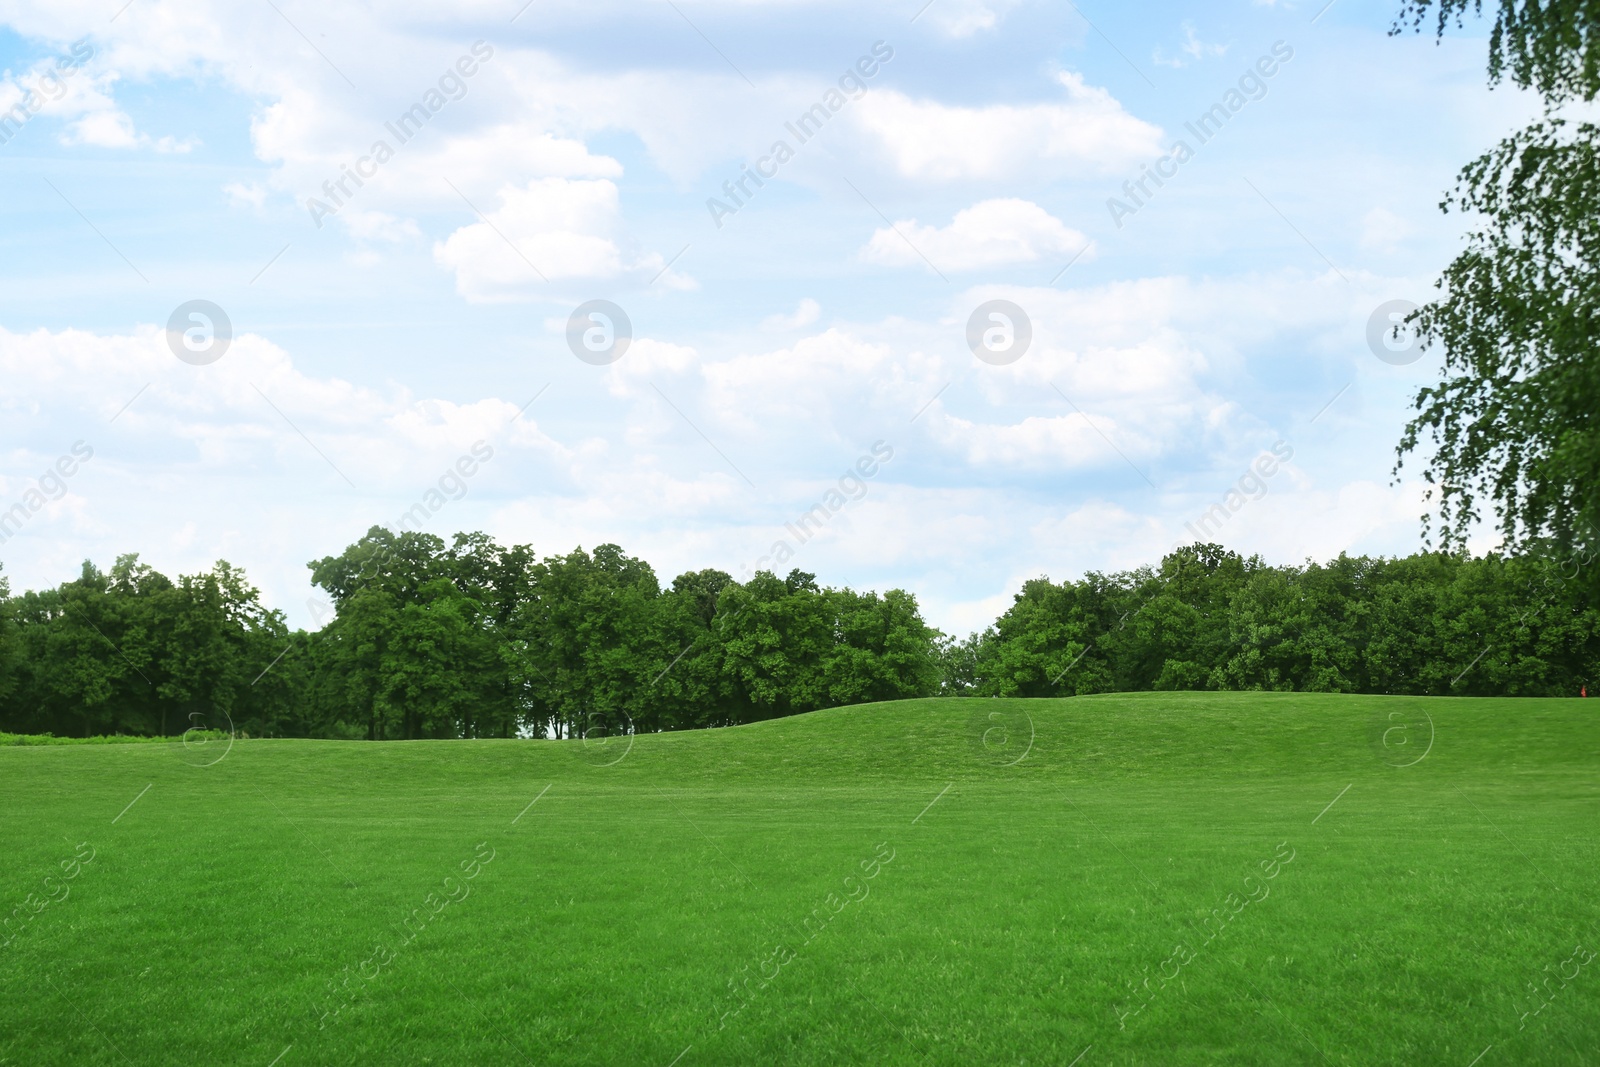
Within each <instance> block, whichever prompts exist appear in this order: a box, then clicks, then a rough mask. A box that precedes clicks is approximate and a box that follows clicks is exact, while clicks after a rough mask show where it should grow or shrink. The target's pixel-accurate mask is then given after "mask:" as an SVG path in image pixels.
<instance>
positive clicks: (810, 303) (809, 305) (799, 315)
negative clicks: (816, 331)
mask: <svg viewBox="0 0 1600 1067" xmlns="http://www.w3.org/2000/svg"><path fill="white" fill-rule="evenodd" d="M821 314H822V305H821V304H819V303H817V302H816V301H815V300H813V299H811V298H810V297H809V296H808V297H806V298H805V299H803V300H801V301H800V306H799V307H797V308H795V309H794V313H793V314H792V315H768V316H767V317H766V318H764V319H762V320H761V328H762V329H763V330H771V331H773V332H782V331H785V330H798V329H800V328H801V327H802V326H810V325H811V324H812V323H813V322H816V321H817V319H818V317H819V316H821Z"/></svg>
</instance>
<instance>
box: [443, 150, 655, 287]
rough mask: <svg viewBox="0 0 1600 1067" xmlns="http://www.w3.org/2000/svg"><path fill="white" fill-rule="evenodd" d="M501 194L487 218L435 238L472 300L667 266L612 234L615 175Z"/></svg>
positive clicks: (617, 221)
mask: <svg viewBox="0 0 1600 1067" xmlns="http://www.w3.org/2000/svg"><path fill="white" fill-rule="evenodd" d="M499 199H500V207H499V208H498V209H496V210H494V211H491V212H489V213H488V215H487V216H486V220H487V221H484V222H476V223H473V224H471V225H468V226H464V227H462V228H461V229H459V230H457V231H456V232H455V233H453V234H451V235H450V236H449V238H447V239H446V240H444V241H442V242H440V243H438V244H436V245H434V258H435V260H437V261H438V262H439V263H440V264H441V265H442V266H445V267H448V268H450V269H451V270H453V271H455V274H456V290H457V292H459V293H460V294H461V295H462V296H464V297H466V298H467V299H468V300H471V301H474V302H477V303H488V302H494V301H504V300H519V299H527V298H529V297H531V296H532V295H534V294H536V293H537V291H538V287H539V286H540V285H541V284H542V283H544V282H548V281H555V280H558V279H562V278H615V277H617V276H619V275H622V274H624V273H629V272H632V273H635V274H639V275H642V276H643V277H645V278H648V277H649V276H651V275H653V274H655V273H658V272H659V271H661V269H662V267H663V266H664V261H663V260H662V258H661V256H660V255H659V254H656V253H651V254H649V255H632V256H630V255H628V254H626V253H624V252H623V250H622V249H621V248H620V247H619V246H618V245H617V242H616V241H615V240H614V239H613V236H614V235H615V234H616V232H617V231H618V230H620V228H621V209H620V207H619V206H618V203H617V187H616V185H615V184H614V183H613V182H611V181H610V180H609V179H605V178H597V179H593V180H586V181H574V180H571V179H567V178H539V179H535V180H534V181H531V182H529V183H528V184H527V186H526V187H524V188H521V189H518V188H515V187H511V186H508V187H507V188H505V189H503V190H501V192H500V196H499ZM669 274H670V272H669ZM678 280H679V281H680V282H681V281H682V279H681V278H679V279H678Z"/></svg>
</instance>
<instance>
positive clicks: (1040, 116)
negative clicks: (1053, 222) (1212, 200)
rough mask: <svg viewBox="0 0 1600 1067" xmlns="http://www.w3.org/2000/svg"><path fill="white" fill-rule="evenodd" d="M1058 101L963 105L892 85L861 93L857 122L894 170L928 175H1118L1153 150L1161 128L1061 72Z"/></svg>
mask: <svg viewBox="0 0 1600 1067" xmlns="http://www.w3.org/2000/svg"><path fill="white" fill-rule="evenodd" d="M1057 80H1058V82H1059V83H1060V85H1061V87H1062V89H1063V90H1064V92H1065V96H1066V99H1065V100H1064V101H1062V102H1060V103H1048V104H1028V105H1013V104H994V105H991V106H988V107H963V106H958V105H949V104H942V103H939V102H937V101H933V100H919V99H913V98H911V97H909V96H906V95H905V94H904V93H900V92H897V91H893V90H878V91H875V92H872V93H869V94H868V95H867V96H866V97H865V98H864V99H863V100H862V101H861V102H860V104H859V105H858V106H857V109H856V112H855V114H856V115H857V117H858V119H857V120H858V121H859V122H860V123H861V124H862V125H863V127H864V128H865V129H866V130H867V131H868V132H869V133H871V135H872V136H873V137H874V138H876V139H877V140H879V141H880V142H881V143H882V145H883V147H884V150H885V151H887V152H888V154H889V157H890V159H891V161H892V162H893V163H894V166H895V167H896V168H897V169H898V170H899V172H900V173H901V174H902V175H904V176H906V177H908V178H917V179H925V180H933V181H954V180H972V179H978V180H996V179H1013V178H1015V177H1016V176H1017V175H1019V174H1027V175H1043V176H1047V177H1081V176H1084V175H1096V174H1114V173H1121V172H1122V171H1123V170H1125V169H1126V168H1127V167H1128V166H1129V165H1130V164H1136V163H1137V162H1138V161H1140V160H1144V159H1149V158H1151V157H1152V156H1155V155H1159V154H1160V152H1161V129H1160V127H1158V126H1153V125H1151V124H1150V123H1148V122H1145V121H1144V120H1142V119H1138V118H1135V117H1133V116H1132V115H1130V114H1128V112H1127V111H1126V110H1124V109H1123V107H1122V105H1121V104H1120V103H1118V102H1117V100H1116V99H1115V98H1114V97H1112V95H1111V94H1110V93H1109V92H1107V91H1106V90H1104V89H1101V88H1098V87H1095V86H1091V85H1087V84H1085V82H1084V79H1083V75H1081V74H1074V73H1072V72H1071V71H1064V72H1062V73H1060V74H1059V75H1057Z"/></svg>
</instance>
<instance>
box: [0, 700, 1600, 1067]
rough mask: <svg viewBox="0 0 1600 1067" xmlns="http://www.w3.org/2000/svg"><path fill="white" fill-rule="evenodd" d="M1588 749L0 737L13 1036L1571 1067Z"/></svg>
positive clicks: (1356, 709) (169, 1057)
mask: <svg viewBox="0 0 1600 1067" xmlns="http://www.w3.org/2000/svg"><path fill="white" fill-rule="evenodd" d="M1597 770H1600V701H1597V702H1596V703H1595V704H1588V703H1587V701H1582V700H1538V701H1535V700H1443V699H1433V700H1425V699H1404V698H1378V697H1348V696H1315V695H1240V694H1140V695H1127V696H1109V697H1092V698H1079V699H1072V700H1059V701H1056V700H1036V701H1002V700H945V701H936V700H930V701H907V702H901V703H894V704H881V705H872V706H866V707H856V708H841V709H836V710H833V711H827V712H819V713H816V714H812V715H805V716H800V717H796V718H792V719H785V720H779V721H774V722H767V723H760V724H757V725H753V726H746V727H740V728H737V729H731V730H716V731H705V732H698V733H684V734H672V735H657V736H648V737H640V738H637V739H635V740H634V741H633V743H632V744H631V746H630V744H629V743H628V741H627V740H626V739H624V740H620V741H612V742H610V743H607V744H587V745H585V744H582V743H578V742H545V741H474V742H461V741H441V742H426V741H424V742H405V743H387V744H368V743H344V742H328V741H259V740H252V741H244V740H240V741H236V742H233V743H232V744H231V747H230V746H229V744H228V742H226V741H215V740H213V741H208V742H206V743H205V744H203V745H201V744H196V745H182V744H166V745H149V744H138V745H59V746H43V747H4V748H0V813H3V821H0V857H3V859H0V919H4V918H5V917H6V916H11V919H10V921H9V924H8V925H6V926H5V927H4V928H3V929H0V945H3V946H4V947H0V1005H3V1007H0V1064H8V1065H9V1064H17V1065H30V1067H31V1065H36V1064H108V1065H112V1064H119V1065H120V1064H140V1065H143V1064H166V1063H193V1064H247V1065H257V1067H268V1065H270V1064H277V1065H279V1067H299V1065H302V1064H351V1063H362V1064H366V1063H383V1064H412V1063H416V1064H426V1063H437V1064H502V1063H503V1064H518V1063H531V1064H628V1065H636V1064H644V1065H656V1067H669V1065H671V1064H677V1065H678V1067H695V1065H700V1064H740V1065H744V1064H768V1063H771V1064H839V1063H872V1064H960V1065H963V1067H971V1065H976V1064H981V1065H991V1064H1031V1065H1045V1064H1058V1065H1067V1064H1073V1063H1076V1064H1079V1065H1081V1067H1090V1065H1094V1064H1163V1065H1166V1064H1329V1063H1332V1064H1340V1065H1343V1064H1352V1065H1354V1064H1362V1065H1369V1064H1407V1065H1412V1064H1449V1065H1455V1067H1469V1065H1471V1064H1475V1063H1476V1064H1478V1065H1479V1067H1492V1065H1501V1064H1593V1063H1596V1062H1600V960H1596V962H1595V963H1589V962H1588V960H1589V957H1590V954H1591V953H1592V952H1594V951H1596V950H1600V893H1597V892H1596V875H1597V874H1600V856H1597V852H1596V847H1595V846H1596V843H1597V840H1600V781H1597V774H1596V772H1597ZM19 906H20V910H14V909H19ZM1575 946H1578V948H1577V950H1576V951H1575ZM1535 990H1538V992H1537V994H1536V993H1535ZM1075 1057H1077V1059H1075Z"/></svg>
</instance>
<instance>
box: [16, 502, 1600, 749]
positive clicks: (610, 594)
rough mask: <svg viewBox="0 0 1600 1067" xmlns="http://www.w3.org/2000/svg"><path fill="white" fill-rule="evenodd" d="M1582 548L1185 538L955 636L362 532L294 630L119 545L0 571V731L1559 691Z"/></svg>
mask: <svg viewBox="0 0 1600 1067" xmlns="http://www.w3.org/2000/svg"><path fill="white" fill-rule="evenodd" d="M1588 562H1590V561H1589V559H1588V558H1587V557H1579V556H1572V557H1568V558H1567V559H1565V560H1564V561H1562V562H1560V563H1559V564H1557V563H1555V562H1552V561H1551V560H1549V559H1546V558H1543V557H1538V556H1499V555H1494V556H1488V557H1485V558H1481V559H1474V558H1472V557H1470V556H1467V555H1465V554H1464V553H1454V554H1450V553H1421V554H1418V555H1415V556H1411V557H1408V558H1406V559H1383V558H1377V559H1374V558H1369V557H1365V556H1361V557H1350V556H1343V555H1341V556H1340V557H1339V558H1338V559H1336V560H1333V561H1331V562H1329V563H1327V564H1317V563H1307V564H1305V565H1304V566H1269V565H1267V564H1266V563H1264V562H1263V561H1262V560H1261V559H1259V558H1258V557H1249V558H1246V557H1242V556H1240V555H1239V554H1237V553H1235V552H1231V551H1229V550H1227V549H1225V548H1223V547H1221V546H1220V545H1212V544H1196V545H1191V546H1189V547H1187V548H1182V549H1178V550H1176V551H1174V552H1173V553H1171V554H1169V555H1168V556H1167V557H1166V558H1165V559H1163V560H1162V561H1161V562H1160V564H1159V565H1157V566H1154V567H1141V568H1138V569H1135V570H1132V571H1123V572H1118V573H1110V574H1102V573H1090V574H1087V575H1085V576H1084V577H1083V578H1081V579H1079V580H1077V581H1067V582H1061V583H1055V582H1052V581H1050V580H1049V579H1047V578H1038V579H1035V580H1033V581H1029V582H1027V583H1025V584H1024V585H1023V587H1022V589H1021V591H1020V592H1019V593H1018V594H1017V595H1016V598H1015V600H1014V602H1013V603H1012V605H1011V606H1010V607H1009V608H1008V609H1007V610H1006V612H1005V613H1004V614H1003V615H1001V616H1000V617H999V618H998V619H997V620H996V621H995V622H994V624H993V625H992V626H990V627H988V628H987V629H985V630H984V631H983V632H981V633H977V634H973V635H971V636H969V637H967V638H965V639H959V640H958V639H956V638H953V637H949V636H946V635H944V634H942V633H939V632H938V631H937V630H934V629H933V628H932V627H930V626H928V625H927V623H926V622H925V621H924V620H923V618H922V613H921V610H920V608H919V607H918V604H917V600H916V598H915V597H914V596H912V595H911V594H910V593H907V592H905V591H903V590H896V589H891V590H889V591H888V592H885V593H877V592H871V591H867V592H862V591H858V590H853V589H849V588H835V587H831V586H825V585H822V584H820V583H819V582H818V581H817V577H816V576H815V575H813V574H809V573H807V572H805V571H800V570H793V571H791V572H790V573H789V574H788V575H787V576H786V577H783V578H780V577H778V576H777V575H775V574H772V573H770V572H765V571H762V572H757V573H756V574H755V575H754V576H753V577H752V578H751V579H750V580H749V581H748V582H745V583H740V582H736V581H734V580H733V579H732V578H731V577H729V575H728V574H726V573H725V572H723V571H719V570H714V569H707V570H699V571H691V572H688V573H685V574H681V575H679V576H678V577H677V578H675V579H674V580H673V581H672V582H671V584H670V585H665V586H663V585H662V583H661V582H660V581H658V579H657V578H656V574H655V571H654V570H653V569H652V568H651V567H650V565H649V564H648V563H646V562H645V561H643V560H641V559H638V558H636V557H632V556H629V555H628V554H627V553H626V552H624V551H623V550H622V549H621V548H619V547H618V546H616V545H600V546H598V547H596V548H595V549H593V550H592V551H585V550H584V549H581V548H579V549H575V550H573V551H572V552H569V553H566V554H564V555H554V556H547V557H544V558H542V559H541V558H539V557H538V556H537V555H536V553H535V552H534V551H533V550H532V548H530V547H529V546H526V545H517V546H512V547H509V548H508V547H504V546H501V545H499V544H497V543H496V542H495V541H494V540H493V539H492V538H490V537H488V536H487V535H485V534H481V533H472V534H457V535H456V536H455V538H454V539H453V540H452V542H451V543H450V544H448V545H447V544H446V543H445V542H444V541H443V540H441V539H440V538H437V537H432V536H430V535H427V534H419V533H404V534H399V535H395V534H393V533H391V532H389V531H387V530H384V529H381V528H377V527H374V528H373V529H372V530H370V531H369V532H368V533H367V534H366V535H365V536H364V537H362V538H361V539H360V540H358V541H357V542H356V543H355V544H352V545H350V546H348V547H347V548H346V549H345V550H344V551H343V552H341V553H340V554H339V555H337V556H328V557H325V558H323V559H321V560H317V561H315V562H313V563H311V564H310V565H309V566H310V569H311V574H312V577H313V580H314V581H315V582H316V584H317V585H318V586H319V587H320V588H322V589H323V590H325V591H326V593H327V595H328V596H329V598H330V599H331V600H332V601H333V607H332V616H331V619H330V621H328V623H327V625H326V626H324V627H323V628H322V629H321V630H318V631H315V632H311V633H307V632H304V631H294V632H291V631H290V630H289V629H288V627H287V625H286V623H285V621H284V618H283V616H282V614H281V613H279V612H277V611H275V610H271V609H268V608H266V607H264V606H263V605H262V604H261V598H260V594H259V593H258V592H257V590H256V589H255V588H254V587H253V586H251V585H250V583H249V582H248V581H247V579H246V578H245V576H244V574H243V573H242V572H241V571H239V570H238V569H237V568H235V567H232V566H230V565H229V564H227V563H218V564H217V565H216V566H215V567H214V568H212V570H211V571H209V572H207V573H204V574H199V575H186V576H180V577H179V578H178V579H177V580H176V581H172V580H170V579H168V578H167V577H165V576H164V575H162V574H160V573H158V572H156V571H155V570H153V569H152V568H150V567H149V566H147V565H145V564H143V563H141V562H139V559H138V557H137V556H132V555H128V556H122V557H119V558H118V559H117V561H116V562H115V564H114V565H113V566H112V567H111V569H110V571H109V572H103V571H101V570H99V569H98V568H97V567H95V566H94V565H93V564H89V563H86V564H85V565H84V567H83V569H82V571H81V573H80V574H79V575H78V577H77V578H75V579H73V580H72V581H69V582H66V583H63V584H62V585H60V586H59V587H57V588H55V589H50V590H44V591H41V592H23V593H20V594H17V595H12V594H11V592H10V589H9V588H8V587H7V585H6V583H5V580H4V576H3V575H0V731H5V732H11V733H32V734H37V733H53V734H57V735H62V736H79V737H82V736H89V735H98V734H127V735H167V736H174V735H177V734H181V733H183V732H185V731H187V730H189V729H193V728H196V727H205V728H212V729H222V730H233V731H236V732H240V733H244V734H248V735H250V736H282V737H331V738H346V739H373V740H399V739H413V738H465V737H514V736H534V737H589V738H593V737H597V736H599V737H611V736H615V735H617V734H621V733H628V732H634V731H647V732H653V731H662V730H684V729H694V728H700V727H707V726H727V725H735V724H739V723H747V722H753V721H757V720H760V719H768V718H775V717H778V716H783V715H793V714H797V713H800V712H806V711H814V710H818V709H821V708H830V707H838V706H842V705H849V704H860V703H867V702H871V701H881V700H895V699H899V698H904V697H916V696H932V695H938V694H944V695H948V696H969V695H971V696H1070V695H1074V694H1081V693H1100V692H1112V691H1131V690H1150V689H1200V690H1252V689H1266V690H1299V691H1318V692H1351V693H1354V692H1364V693H1407V694H1423V695H1428V694H1431V695H1447V694H1454V695H1486V696H1487V695H1521V696H1535V695H1556V694H1570V693H1574V692H1576V691H1577V690H1578V688H1579V686H1582V685H1585V684H1590V683H1593V682H1594V681H1596V675H1597V673H1600V612H1597V610H1596V607H1595V598H1594V597H1593V595H1592V593H1591V592H1590V587H1589V586H1587V585H1586V584H1584V583H1582V582H1578V581H1575V580H1574V578H1576V577H1577V576H1578V575H1579V574H1580V573H1582V572H1583V571H1584V569H1585V568H1586V566H1587V564H1588Z"/></svg>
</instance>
